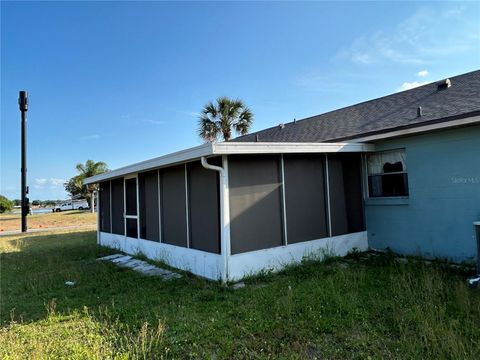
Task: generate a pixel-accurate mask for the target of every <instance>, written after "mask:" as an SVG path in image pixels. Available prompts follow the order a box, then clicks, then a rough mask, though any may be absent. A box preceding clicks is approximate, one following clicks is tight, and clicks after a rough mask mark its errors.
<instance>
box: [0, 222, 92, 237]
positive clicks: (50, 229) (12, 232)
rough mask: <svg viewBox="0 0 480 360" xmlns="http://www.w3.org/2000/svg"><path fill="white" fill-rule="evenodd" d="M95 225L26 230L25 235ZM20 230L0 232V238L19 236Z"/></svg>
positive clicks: (86, 226) (85, 226)
mask: <svg viewBox="0 0 480 360" xmlns="http://www.w3.org/2000/svg"><path fill="white" fill-rule="evenodd" d="M96 226H97V225H96V224H92V225H75V226H59V227H50V228H41V229H29V230H27V234H31V233H37V232H46V231H52V230H73V229H82V228H95V227H96ZM21 233H22V232H21V231H20V230H11V231H2V232H0V236H7V235H17V234H21Z"/></svg>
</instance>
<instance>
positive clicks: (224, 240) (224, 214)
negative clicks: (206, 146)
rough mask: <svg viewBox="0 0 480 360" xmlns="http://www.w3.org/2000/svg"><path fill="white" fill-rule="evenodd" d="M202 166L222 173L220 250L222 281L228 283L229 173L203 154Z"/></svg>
mask: <svg viewBox="0 0 480 360" xmlns="http://www.w3.org/2000/svg"><path fill="white" fill-rule="evenodd" d="M200 160H201V163H202V166H203V167H204V168H205V169H207V170H213V171H218V173H219V175H220V224H221V229H222V232H221V235H220V239H221V241H220V243H221V245H220V246H221V249H220V252H221V254H222V255H223V271H222V283H224V284H225V283H226V282H227V279H228V256H229V246H228V245H229V238H230V231H229V228H228V224H229V222H230V219H229V209H228V178H227V173H226V171H225V169H224V168H223V167H220V166H215V165H211V164H209V163H208V162H207V158H206V157H204V156H202V158H201V159H200Z"/></svg>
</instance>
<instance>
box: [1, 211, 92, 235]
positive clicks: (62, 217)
mask: <svg viewBox="0 0 480 360" xmlns="http://www.w3.org/2000/svg"><path fill="white" fill-rule="evenodd" d="M20 223H21V218H20V214H0V234H1V232H2V231H12V230H19V229H20ZM27 223H28V228H29V229H46V228H53V227H65V226H84V225H95V224H96V223H97V214H92V213H91V212H89V211H79V210H73V211H62V212H58V213H53V212H52V213H45V214H33V215H28V217H27Z"/></svg>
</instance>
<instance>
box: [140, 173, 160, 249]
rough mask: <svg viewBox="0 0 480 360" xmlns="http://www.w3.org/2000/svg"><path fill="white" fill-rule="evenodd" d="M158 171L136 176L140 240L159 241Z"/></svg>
mask: <svg viewBox="0 0 480 360" xmlns="http://www.w3.org/2000/svg"><path fill="white" fill-rule="evenodd" d="M158 189H159V184H158V171H157V170H154V171H149V172H146V173H141V174H139V175H138V193H139V199H138V200H139V204H140V238H142V239H146V240H152V241H160V229H159V222H160V218H159V202H158V191H159V190H158Z"/></svg>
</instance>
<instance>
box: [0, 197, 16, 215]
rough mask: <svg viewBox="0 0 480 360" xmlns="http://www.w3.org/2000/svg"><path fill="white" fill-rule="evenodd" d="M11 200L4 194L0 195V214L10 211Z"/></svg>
mask: <svg viewBox="0 0 480 360" xmlns="http://www.w3.org/2000/svg"><path fill="white" fill-rule="evenodd" d="M12 209H13V202H12V201H10V200H8V199H7V198H6V197H5V196H3V195H0V214H3V213H4V212H6V211H12Z"/></svg>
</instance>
